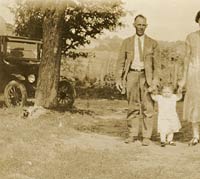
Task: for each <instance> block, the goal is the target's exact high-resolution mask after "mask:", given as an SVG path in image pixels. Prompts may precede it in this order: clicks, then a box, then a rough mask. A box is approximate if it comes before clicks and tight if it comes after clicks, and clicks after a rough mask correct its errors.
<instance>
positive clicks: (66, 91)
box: [58, 81, 75, 108]
mask: <svg viewBox="0 0 200 179" xmlns="http://www.w3.org/2000/svg"><path fill="white" fill-rule="evenodd" d="M74 100H75V89H74V87H73V86H72V85H71V84H70V83H69V82H68V81H60V82H59V87H58V104H59V106H60V107H69V108H71V107H72V106H73V104H74Z"/></svg>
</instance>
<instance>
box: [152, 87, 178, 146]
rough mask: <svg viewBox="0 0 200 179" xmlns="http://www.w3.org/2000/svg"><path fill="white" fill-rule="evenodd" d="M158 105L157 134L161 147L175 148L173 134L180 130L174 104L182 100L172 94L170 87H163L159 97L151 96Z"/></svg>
mask: <svg viewBox="0 0 200 179" xmlns="http://www.w3.org/2000/svg"><path fill="white" fill-rule="evenodd" d="M151 97H152V99H153V100H154V101H156V102H157V103H158V133H160V140H161V147H165V145H166V144H169V145H172V146H175V145H176V144H175V143H174V142H173V137H174V133H175V132H178V131H179V129H180V128H181V124H180V121H179V119H178V115H177V112H176V102H177V101H178V100H180V99H181V98H182V94H181V93H180V94H177V95H176V94H174V93H173V87H172V86H164V87H163V88H162V91H161V95H155V94H151Z"/></svg>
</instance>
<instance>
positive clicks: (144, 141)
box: [142, 138, 151, 146]
mask: <svg viewBox="0 0 200 179" xmlns="http://www.w3.org/2000/svg"><path fill="white" fill-rule="evenodd" d="M150 143H151V140H150V139H149V138H144V139H143V141H142V145H143V146H149V145H150Z"/></svg>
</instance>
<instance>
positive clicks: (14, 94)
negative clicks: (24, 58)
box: [4, 80, 27, 107]
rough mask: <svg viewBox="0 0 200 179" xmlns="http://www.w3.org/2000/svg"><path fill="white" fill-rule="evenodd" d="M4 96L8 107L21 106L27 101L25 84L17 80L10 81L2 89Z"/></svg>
mask: <svg viewBox="0 0 200 179" xmlns="http://www.w3.org/2000/svg"><path fill="white" fill-rule="evenodd" d="M4 98H5V104H6V106H8V107H16V106H19V107H23V106H24V105H25V104H26V101H27V91H26V88H25V86H24V85H23V84H22V83H19V82H17V81H14V80H13V81H10V82H9V83H8V84H7V85H6V87H5V89H4Z"/></svg>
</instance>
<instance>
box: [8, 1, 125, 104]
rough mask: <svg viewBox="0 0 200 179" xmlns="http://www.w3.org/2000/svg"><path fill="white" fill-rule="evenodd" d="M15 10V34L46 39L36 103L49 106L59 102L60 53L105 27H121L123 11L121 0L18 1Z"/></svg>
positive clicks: (81, 42) (66, 52) (64, 52)
mask: <svg viewBox="0 0 200 179" xmlns="http://www.w3.org/2000/svg"><path fill="white" fill-rule="evenodd" d="M12 11H13V12H14V13H15V18H16V20H15V23H16V30H15V31H16V34H18V35H21V36H28V37H32V38H43V53H42V61H41V65H40V69H39V79H38V84H37V91H36V105H39V106H43V107H46V108H51V107H55V106H56V105H57V89H58V82H59V77H60V60H61V55H67V54H68V53H69V52H70V50H71V49H76V48H77V47H79V46H83V45H85V44H89V43H90V39H91V38H96V37H97V35H98V34H102V33H103V30H104V29H108V30H114V29H115V28H116V27H117V26H121V25H122V24H121V22H120V17H121V16H122V15H123V14H124V12H123V8H122V3H121V1H120V0H113V1H108V2H107V1H91V0H88V1H87V0H82V1H81V0H79V1H77V0H76V1H74V0H57V1H53V0H52V1H51V0H49V1H45V0H43V1H39V0H38V1H33V0H32V1H30V0H29V1H25V2H22V1H21V2H18V3H17V4H16V7H14V8H13V9H12Z"/></svg>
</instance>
